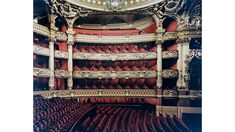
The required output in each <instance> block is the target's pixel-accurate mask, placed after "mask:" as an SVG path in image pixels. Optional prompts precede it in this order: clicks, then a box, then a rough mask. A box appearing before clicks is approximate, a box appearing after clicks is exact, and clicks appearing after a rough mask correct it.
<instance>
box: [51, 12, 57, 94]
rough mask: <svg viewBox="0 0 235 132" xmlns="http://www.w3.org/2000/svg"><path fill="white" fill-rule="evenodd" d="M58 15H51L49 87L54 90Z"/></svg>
mask: <svg viewBox="0 0 235 132" xmlns="http://www.w3.org/2000/svg"><path fill="white" fill-rule="evenodd" d="M56 18H57V15H55V14H51V15H50V16H49V21H50V42H49V53H50V55H49V69H50V78H49V88H50V90H54V87H55V86H54V85H55V84H54V79H55V78H54V42H56V35H55V34H56V31H58V28H57V27H56V26H55V19H56Z"/></svg>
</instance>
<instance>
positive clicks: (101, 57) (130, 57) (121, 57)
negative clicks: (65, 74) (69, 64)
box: [73, 52, 157, 61]
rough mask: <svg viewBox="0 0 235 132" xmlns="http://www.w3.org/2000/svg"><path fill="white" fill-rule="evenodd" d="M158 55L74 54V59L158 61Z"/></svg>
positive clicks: (147, 53)
mask: <svg viewBox="0 0 235 132" xmlns="http://www.w3.org/2000/svg"><path fill="white" fill-rule="evenodd" d="M156 58H157V53H155V52H146V53H111V54H110V53H82V52H74V53H73V59H78V60H112V61H115V60H149V59H156Z"/></svg>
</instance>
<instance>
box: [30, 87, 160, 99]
mask: <svg viewBox="0 0 235 132" xmlns="http://www.w3.org/2000/svg"><path fill="white" fill-rule="evenodd" d="M33 94H34V95H41V96H43V97H45V98H52V97H139V98H143V97H157V92H156V90H154V89H79V90H50V91H49V90H48V91H34V93H33Z"/></svg>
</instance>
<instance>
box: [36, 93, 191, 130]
mask: <svg viewBox="0 0 235 132" xmlns="http://www.w3.org/2000/svg"><path fill="white" fill-rule="evenodd" d="M90 101H91V102H82V100H80V101H78V100H77V99H65V98H51V99H43V98H41V97H39V96H34V111H33V114H34V119H33V121H34V131H35V132H39V131H49V132H56V131H61V132H67V131H73V132H80V131H95V132H101V131H102V132H103V131H105V132H111V131H112V132H117V131H118V132H144V131H145V132H147V131H149V132H158V131H162V132H191V130H190V129H189V127H188V126H187V125H186V124H185V123H184V122H183V120H181V119H179V118H177V116H176V115H173V117H171V116H169V115H167V114H166V115H160V116H159V117H157V116H156V113H155V107H154V106H153V105H149V104H146V103H144V102H142V103H141V102H135V103H136V105H130V104H128V103H125V104H119V105H118V104H117V103H115V105H114V102H113V104H105V103H102V102H101V103H96V102H93V101H92V100H90ZM139 101H140V100H139Z"/></svg>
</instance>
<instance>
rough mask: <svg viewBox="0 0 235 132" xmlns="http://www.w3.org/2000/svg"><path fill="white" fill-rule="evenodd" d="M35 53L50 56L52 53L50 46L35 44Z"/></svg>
mask: <svg viewBox="0 0 235 132" xmlns="http://www.w3.org/2000/svg"><path fill="white" fill-rule="evenodd" d="M33 53H35V54H38V55H44V56H49V55H50V50H49V48H44V47H41V46H36V45H34V46H33Z"/></svg>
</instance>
